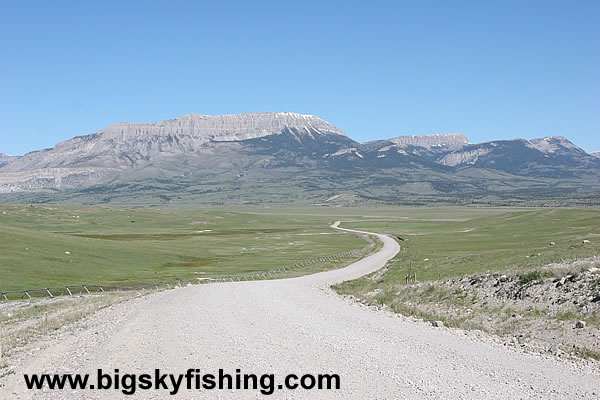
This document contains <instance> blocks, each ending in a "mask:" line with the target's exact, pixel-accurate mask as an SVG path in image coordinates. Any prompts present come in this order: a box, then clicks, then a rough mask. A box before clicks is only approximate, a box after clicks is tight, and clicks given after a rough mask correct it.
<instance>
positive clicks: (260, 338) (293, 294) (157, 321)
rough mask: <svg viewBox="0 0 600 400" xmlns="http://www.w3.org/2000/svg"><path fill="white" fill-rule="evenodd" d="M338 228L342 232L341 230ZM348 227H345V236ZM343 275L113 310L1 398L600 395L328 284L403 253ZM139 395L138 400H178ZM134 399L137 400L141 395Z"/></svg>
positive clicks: (388, 245)
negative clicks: (192, 381)
mask: <svg viewBox="0 0 600 400" xmlns="http://www.w3.org/2000/svg"><path fill="white" fill-rule="evenodd" d="M335 226H337V224H335ZM340 229H341V228H340ZM377 236H378V237H379V239H380V240H381V241H382V242H383V247H382V248H381V250H380V251H379V252H377V253H376V254H373V255H371V256H369V257H367V258H364V259H362V260H360V261H358V262H356V263H354V264H352V265H350V266H348V267H346V268H344V269H341V270H335V271H328V272H323V273H318V274H314V275H309V276H304V277H300V278H294V279H285V280H274V281H256V282H235V283H221V284H211V285H203V286H191V287H186V288H181V289H176V290H170V291H164V292H159V293H155V294H152V295H149V296H145V297H140V298H137V299H135V300H132V301H129V302H126V303H123V304H119V305H117V306H113V307H112V308H111V309H104V310H101V311H99V312H98V313H96V314H94V315H93V316H92V317H90V318H88V319H87V320H86V321H85V323H84V324H80V327H79V328H77V329H71V330H63V331H61V332H60V334H57V335H55V336H54V337H52V338H50V339H47V340H46V341H45V342H44V343H42V344H40V345H39V349H33V350H32V351H31V352H30V353H29V354H25V355H23V356H22V358H21V359H20V360H19V363H18V365H16V366H15V367H14V368H15V370H16V374H15V375H12V376H11V377H9V379H7V380H6V382H5V386H4V387H3V388H1V389H0V398H2V399H5V398H6V399H12V398H36V399H37V398H39V399H61V398H66V399H91V398H102V399H105V398H125V395H123V394H122V393H121V392H120V391H117V390H113V391H90V390H79V391H75V392H73V391H71V390H69V391H63V392H58V391H52V392H41V391H37V392H36V391H27V390H26V389H25V385H24V384H23V378H22V374H23V373H43V372H47V373H86V372H91V373H94V372H95V371H96V369H98V368H103V369H104V370H105V371H113V370H114V369H115V368H119V369H120V371H121V373H123V374H124V373H152V372H153V371H154V369H155V368H160V369H161V371H163V372H165V373H176V374H180V373H185V371H186V370H187V369H188V368H200V369H201V370H202V371H203V372H204V373H216V372H217V371H218V369H219V368H223V369H224V370H225V371H226V372H229V373H231V374H235V370H236V368H240V369H241V370H242V372H245V373H255V374H263V373H273V374H275V376H276V377H278V378H280V379H277V378H276V380H277V381H278V383H280V381H281V380H282V377H283V376H284V375H285V374H288V373H295V374H298V375H300V374H304V373H311V374H318V373H336V374H339V375H340V378H341V389H340V390H312V391H307V390H303V389H298V390H293V391H286V390H282V391H275V393H274V394H273V395H272V396H270V397H272V398H323V399H329V398H340V399H478V400H479V399H523V398H525V399H529V398H532V399H536V398H537V399H559V398H560V399H574V398H596V399H597V398H599V397H600V375H598V374H597V370H595V369H594V368H592V367H589V366H585V365H583V366H582V365H575V364H571V363H567V362H563V361H560V360H556V359H553V358H552V357H545V356H542V355H539V354H537V355H536V354H526V353H523V352H521V351H519V350H515V349H508V348H506V347H503V346H502V344H499V343H496V342H493V341H491V340H486V339H483V338H481V337H480V336H478V335H472V334H465V333H461V332H458V331H455V330H451V329H446V328H434V327H431V326H429V325H427V324H425V323H423V322H418V321H413V320H411V319H408V318H404V317H400V316H396V315H392V314H391V313H389V312H386V311H376V310H373V309H370V308H367V307H365V306H363V305H360V304H357V303H354V302H352V301H350V300H348V299H342V298H340V297H339V296H337V295H335V294H334V293H333V292H332V291H331V290H330V289H329V285H331V284H332V283H336V282H340V281H343V280H347V279H352V278H356V277H359V276H361V275H364V274H366V273H369V272H372V271H375V270H377V269H379V268H380V267H382V266H383V265H385V263H386V262H387V260H389V259H390V258H392V257H393V256H394V255H395V254H396V253H397V252H398V250H399V246H398V244H397V243H396V242H395V241H394V240H392V239H391V238H389V237H387V236H383V235H377ZM168 397H169V396H168V391H166V390H160V391H156V390H145V391H141V390H138V392H137V393H136V395H135V396H133V398H143V399H151V398H168ZM261 397H262V396H261V394H260V393H259V392H258V391H253V390H238V391H232V390H212V391H208V390H201V391H187V390H181V391H180V392H179V393H178V394H177V395H176V396H174V398H181V399H199V398H230V399H239V398H261ZM130 398H131V397H130Z"/></svg>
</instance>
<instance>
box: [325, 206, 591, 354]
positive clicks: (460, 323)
mask: <svg viewBox="0 0 600 400" xmlns="http://www.w3.org/2000/svg"><path fill="white" fill-rule="evenodd" d="M423 211H424V210H422V209H421V210H420V211H419V213H418V215H417V214H410V213H407V214H406V215H404V216H402V215H401V213H398V214H396V216H397V217H404V218H390V217H389V216H388V217H386V218H385V219H384V218H379V219H377V218H373V219H371V220H366V219H365V220H362V221H360V220H354V221H348V222H346V223H344V224H342V226H344V227H351V228H357V229H366V230H371V231H378V232H383V233H388V234H390V235H395V236H399V237H401V238H402V239H404V240H403V241H400V244H401V247H402V249H401V251H400V253H399V254H398V255H397V256H396V257H395V258H394V259H393V260H391V261H390V263H389V264H388V268H386V269H383V270H380V271H378V272H377V273H375V274H372V275H370V276H367V277H363V278H360V279H356V280H353V281H348V282H344V283H342V284H339V285H336V286H335V287H334V288H335V289H336V290H337V291H338V292H339V293H341V294H347V295H352V296H354V297H355V298H358V299H360V301H362V302H364V303H365V304H370V305H378V306H379V305H385V306H387V307H388V308H389V309H390V310H392V311H394V312H397V313H400V314H403V315H408V316H413V317H416V318H418V319H422V320H425V321H441V323H443V324H444V325H445V326H450V327H455V328H460V329H477V330H481V331H485V332H488V333H492V334H495V335H498V336H500V337H502V338H503V340H505V345H511V346H521V345H527V346H533V348H537V349H539V350H540V351H548V349H550V350H549V351H551V352H553V353H555V354H561V352H562V353H565V352H566V353H572V354H576V355H577V356H584V357H588V358H595V359H600V342H599V341H598V340H597V335H598V333H599V332H600V323H599V321H600V319H599V314H598V313H597V312H596V311H594V310H596V309H597V307H596V306H595V305H594V304H595V303H592V302H591V299H593V298H594V297H595V296H598V295H599V294H600V292H598V290H597V288H600V286H598V285H600V279H598V278H597V277H598V275H593V273H592V272H591V271H592V269H594V268H596V267H598V265H599V263H598V258H592V257H593V256H598V255H600V211H598V210H592V209H587V210H575V209H538V210H534V209H530V210H524V209H521V210H519V209H493V210H488V214H487V215H485V214H484V210H473V209H446V210H444V211H445V213H444V215H443V216H441V215H440V213H439V211H440V210H438V209H434V210H431V211H432V212H431V214H429V215H426V216H424V215H423ZM584 241H586V242H585V243H584ZM551 243H554V244H552V245H551ZM573 260H577V261H573ZM555 263H556V264H555ZM550 265H552V267H550ZM409 268H410V274H411V278H412V279H411V281H409V282H408V283H407V281H406V278H407V275H408V274H409ZM585 271H587V272H585ZM487 273H491V274H487ZM415 274H416V281H414V278H415ZM586 274H587V275H586ZM567 278H569V279H572V281H573V282H575V283H573V284H572V286H569V288H567V287H566V286H560V288H561V289H557V288H559V286H558V285H562V283H560V282H561V280H566V279H567ZM481 282H488V283H487V284H482V283H481ZM502 282H504V283H502ZM557 282H558V283H557ZM486 285H487V286H486ZM594 287H595V288H596V289H594ZM540 288H541V289H540ZM577 321H583V322H584V323H586V324H587V328H586V329H585V330H584V331H579V330H577V329H574V326H575V324H576V322H577ZM436 324H439V323H438V322H436Z"/></svg>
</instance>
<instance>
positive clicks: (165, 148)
mask: <svg viewBox="0 0 600 400" xmlns="http://www.w3.org/2000/svg"><path fill="white" fill-rule="evenodd" d="M598 193H600V157H599V156H598V154H594V153H592V154H588V153H586V152H585V151H584V150H582V149H581V148H579V147H577V146H576V145H575V144H573V143H572V142H570V141H569V140H568V139H566V138H564V137H561V136H549V137H545V138H540V139H534V140H525V139H514V140H497V141H491V142H485V143H478V144H474V143H470V142H469V140H468V139H467V137H466V136H465V135H463V134H460V133H448V134H437V135H419V136H399V137H393V138H390V139H386V140H377V141H371V142H366V143H360V142H357V141H355V140H353V139H351V138H349V137H348V136H346V135H345V134H344V132H343V131H342V130H340V129H338V128H336V127H335V126H333V125H331V124H329V123H327V122H325V121H323V120H322V119H320V118H318V117H316V116H313V115H302V114H296V113H287V112H272V113H246V114H235V115H220V116H209V115H199V114H188V115H185V116H183V117H180V118H175V119H171V120H166V121H158V122H153V123H130V122H122V123H117V124H112V125H109V126H108V127H106V128H105V129H103V130H101V131H99V132H96V133H93V134H90V135H85V136H77V137H75V138H73V139H70V140H67V141H64V142H60V143H58V144H57V145H56V146H55V147H53V148H51V149H45V150H40V151H34V152H31V153H28V154H25V155H23V156H21V157H11V156H7V155H6V154H3V153H0V201H2V202H74V203H129V204H161V203H173V202H175V203H177V202H180V203H195V204H247V203H289V202H303V203H312V204H349V203H365V202H381V203H394V204H428V203H432V202H436V203H439V202H441V203H453V204H456V203H458V204H465V203H488V204H498V203H500V204H556V203H561V204H562V203H565V202H566V203H569V204H572V203H578V204H589V203H590V202H591V203H593V202H594V200H595V199H597V198H598Z"/></svg>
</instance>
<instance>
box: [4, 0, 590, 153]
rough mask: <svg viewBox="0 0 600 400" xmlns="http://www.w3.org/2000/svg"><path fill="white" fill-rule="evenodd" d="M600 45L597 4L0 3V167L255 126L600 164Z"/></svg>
mask: <svg viewBox="0 0 600 400" xmlns="http://www.w3.org/2000/svg"><path fill="white" fill-rule="evenodd" d="M599 43H600V2H599V1H572V2H567V1H533V0H528V1H428V0H422V1H410V2H409V1H376V0H375V1H369V2H367V1H357V2H354V1H323V0H321V1H314V2H313V1H302V2H282V1H273V2H264V1H252V2H247V1H244V2H241V1H240V2H232V1H205V2H200V1H194V2H184V1H168V2H167V1H162V2H152V1H140V2H135V1H119V2H111V1H97V2H81V1H78V2H62V1H53V2H46V1H45V2H31V1H13V2H3V3H2V4H1V5H0V50H1V52H0V54H1V58H0V60H1V62H0V120H1V121H2V124H1V128H0V135H1V141H0V152H5V153H9V154H22V153H25V152H28V151H32V150H37V149H40V148H45V147H51V146H53V145H54V144H55V143H56V142H58V141H61V140H66V139H69V138H71V137H73V136H76V135H82V134H87V133H92V132H95V131H98V130H100V129H102V128H103V127H105V126H106V125H108V124H110V123H113V122H119V121H144V122H146V121H156V120H161V119H169V118H174V117H177V116H181V115H183V114H187V113H191V112H194V113H201V114H231V113H241V112H251V111H252V112H261V111H294V112H300V113H305V114H315V115H318V116H320V117H321V118H323V119H325V120H327V121H329V122H331V123H332V124H334V125H336V126H338V127H339V128H341V129H343V130H344V131H345V132H346V133H347V134H348V135H349V136H350V137H352V138H354V139H356V140H359V141H368V140H374V139H383V138H388V137H393V136H398V135H410V134H428V133H442V132H463V133H465V134H466V135H467V136H468V137H469V138H470V139H471V141H473V142H481V141H487V140H493V139H510V138H515V137H523V138H527V139H531V138H535V137H541V136H549V135H563V136H566V137H568V138H569V139H571V140H572V141H573V142H575V143H576V144H577V145H579V146H581V147H583V148H584V149H585V150H588V151H592V150H600V140H599V137H600V129H599V128H600V47H599Z"/></svg>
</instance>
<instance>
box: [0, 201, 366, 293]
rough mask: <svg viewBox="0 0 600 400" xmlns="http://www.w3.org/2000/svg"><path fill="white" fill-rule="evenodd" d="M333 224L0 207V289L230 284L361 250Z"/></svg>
mask: <svg viewBox="0 0 600 400" xmlns="http://www.w3.org/2000/svg"><path fill="white" fill-rule="evenodd" d="M331 222H332V221H331V217H327V216H325V217H320V216H305V217H298V216H294V215H290V216H282V215H253V214H244V213H240V212H239V211H235V210H232V211H230V210H228V209H201V210H192V209H139V208H117V207H115V208H108V207H81V206H79V207H74V206H49V205H44V206H39V205H36V206H23V205H12V206H5V205H3V206H0V254H1V257H0V269H1V272H2V273H1V277H0V290H16V289H22V288H27V289H30V288H33V289H35V288H43V287H48V286H64V285H67V284H90V285H92V284H98V283H102V284H117V285H119V284H133V283H151V282H159V281H167V280H175V279H194V278H201V277H213V276H226V275H232V274H240V273H250V272H258V271H267V270H270V269H274V268H278V267H280V266H282V265H287V264H292V263H294V262H297V261H299V260H305V259H309V258H314V257H320V256H326V255H330V254H334V253H341V252H345V251H348V250H353V249H358V248H362V247H364V246H365V242H364V241H363V240H361V239H360V238H358V237H356V236H355V235H352V234H346V233H342V232H339V231H336V230H333V229H331V228H329V224H330V223H331ZM344 261H351V260H344ZM342 265H343V263H335V264H334V265H322V266H320V267H321V268H330V267H339V266H342Z"/></svg>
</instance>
